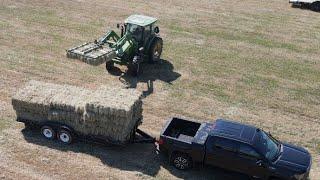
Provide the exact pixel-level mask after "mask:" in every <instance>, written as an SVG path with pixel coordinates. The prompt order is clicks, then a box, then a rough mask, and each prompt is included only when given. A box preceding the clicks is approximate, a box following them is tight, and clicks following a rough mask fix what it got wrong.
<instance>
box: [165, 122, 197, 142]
mask: <svg viewBox="0 0 320 180" xmlns="http://www.w3.org/2000/svg"><path fill="white" fill-rule="evenodd" d="M200 126H201V124H200V123H197V122H193V121H187V120H183V119H180V118H173V119H172V120H171V121H170V123H169V124H168V126H167V128H166V129H165V131H164V132H163V135H164V136H168V137H172V138H175V139H177V140H179V141H183V142H188V143H191V142H192V140H193V138H194V136H195V135H196V134H197V132H198V129H199V127H200Z"/></svg>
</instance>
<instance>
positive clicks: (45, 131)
mask: <svg viewBox="0 0 320 180" xmlns="http://www.w3.org/2000/svg"><path fill="white" fill-rule="evenodd" d="M41 134H42V135H43V136H44V137H45V138H46V139H49V140H53V139H54V138H55V137H56V132H55V131H54V130H53V128H52V127H50V126H42V127H41Z"/></svg>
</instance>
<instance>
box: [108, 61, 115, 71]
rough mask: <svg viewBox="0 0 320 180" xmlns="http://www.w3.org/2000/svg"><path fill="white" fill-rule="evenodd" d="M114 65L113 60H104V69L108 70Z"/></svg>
mask: <svg viewBox="0 0 320 180" xmlns="http://www.w3.org/2000/svg"><path fill="white" fill-rule="evenodd" d="M113 67H114V62H113V61H107V62H106V70H107V71H108V72H109V71H111V70H112V69H113Z"/></svg>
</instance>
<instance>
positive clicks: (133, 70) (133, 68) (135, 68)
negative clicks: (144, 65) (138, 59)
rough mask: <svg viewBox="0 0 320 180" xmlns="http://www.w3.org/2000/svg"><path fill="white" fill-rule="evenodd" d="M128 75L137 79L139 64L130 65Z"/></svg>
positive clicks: (139, 71)
mask: <svg viewBox="0 0 320 180" xmlns="http://www.w3.org/2000/svg"><path fill="white" fill-rule="evenodd" d="M128 69H129V72H130V74H131V75H132V76H133V77H137V76H139V75H140V73H141V69H140V64H139V63H131V64H130V65H129V67H128Z"/></svg>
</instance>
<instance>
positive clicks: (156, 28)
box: [153, 26, 160, 34]
mask: <svg viewBox="0 0 320 180" xmlns="http://www.w3.org/2000/svg"><path fill="white" fill-rule="evenodd" d="M153 31H154V32H155V33H156V34H158V33H159V32H160V30H159V27H158V26H156V27H155V28H154V29H153Z"/></svg>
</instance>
